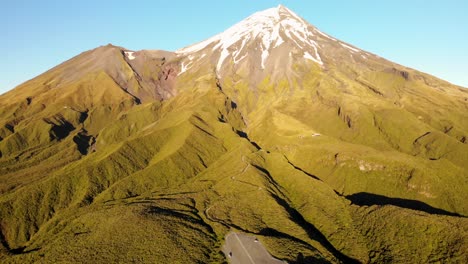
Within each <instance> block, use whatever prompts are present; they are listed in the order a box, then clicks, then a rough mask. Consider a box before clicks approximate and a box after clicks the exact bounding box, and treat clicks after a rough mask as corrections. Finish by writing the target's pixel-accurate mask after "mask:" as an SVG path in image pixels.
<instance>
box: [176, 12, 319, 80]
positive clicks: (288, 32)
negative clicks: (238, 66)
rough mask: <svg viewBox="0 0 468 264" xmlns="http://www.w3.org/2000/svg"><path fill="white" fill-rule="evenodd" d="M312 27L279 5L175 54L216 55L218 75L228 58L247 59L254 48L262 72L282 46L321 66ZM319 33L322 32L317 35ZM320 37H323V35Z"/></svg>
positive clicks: (235, 61) (235, 59) (234, 60)
mask: <svg viewBox="0 0 468 264" xmlns="http://www.w3.org/2000/svg"><path fill="white" fill-rule="evenodd" d="M314 31H318V30H316V29H315V28H314V27H313V26H311V25H310V24H308V23H307V22H306V21H305V20H303V19H302V18H300V17H299V16H298V15H296V14H295V13H294V12H292V11H291V10H289V9H288V8H286V7H284V6H282V5H279V6H278V7H275V8H270V9H267V10H264V11H261V12H257V13H254V14H253V15H251V16H249V17H248V18H246V19H244V20H243V21H241V22H239V23H237V24H235V25H234V26H232V27H231V28H229V29H227V30H226V31H224V32H222V33H220V34H218V35H216V36H213V37H211V38H209V39H207V40H205V41H202V42H200V43H197V44H195V45H192V46H188V47H185V48H182V49H180V50H177V51H176V53H177V54H181V55H187V54H193V53H196V52H199V51H202V50H203V52H206V50H211V51H213V52H219V53H220V55H219V59H218V61H217V65H216V70H217V71H218V72H219V71H220V69H221V67H222V65H223V64H224V63H225V61H226V59H227V58H228V57H229V56H231V58H232V61H233V62H234V63H239V62H240V61H241V60H243V59H244V58H246V57H247V56H248V55H251V54H248V53H249V52H252V51H251V49H252V48H253V49H254V50H256V52H259V53H260V54H261V55H260V59H261V68H262V69H264V68H265V63H266V61H267V60H268V58H269V56H270V54H271V52H272V50H273V49H275V48H278V47H279V46H281V45H282V44H284V43H285V42H288V43H289V44H291V45H293V46H295V47H296V48H297V49H298V50H301V51H303V57H304V58H305V59H308V60H312V61H314V62H316V63H318V64H320V65H323V62H322V59H321V58H320V55H319V52H318V48H319V45H318V44H317V42H315V41H314V38H313V36H314ZM319 33H321V32H319ZM322 34H323V33H322Z"/></svg>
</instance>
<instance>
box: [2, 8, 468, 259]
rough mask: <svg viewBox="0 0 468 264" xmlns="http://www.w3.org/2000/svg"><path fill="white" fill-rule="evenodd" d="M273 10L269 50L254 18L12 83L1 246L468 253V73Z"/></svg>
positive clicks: (5, 131) (7, 252) (48, 254)
mask: <svg viewBox="0 0 468 264" xmlns="http://www.w3.org/2000/svg"><path fill="white" fill-rule="evenodd" d="M264 12H266V13H261V15H260V16H259V15H258V14H257V15H254V16H253V17H251V18H248V19H247V20H246V21H247V22H246V23H247V24H248V25H250V23H253V22H255V23H264V22H265V21H266V22H265V23H267V24H266V25H270V24H269V23H271V21H276V20H271V18H269V16H270V15H271V14H274V19H277V20H278V21H280V22H278V23H279V24H275V23H276V22H275V23H273V24H274V28H276V26H277V25H282V26H284V28H283V27H279V31H278V32H279V33H278V34H277V35H278V36H280V37H281V38H282V41H283V42H281V43H280V44H278V46H274V45H273V44H271V45H270V46H269V47H270V49H269V50H267V51H268V54H267V55H268V56H269V57H266V59H265V60H264V58H265V56H264V54H265V49H266V46H267V45H266V44H265V43H264V42H263V40H262V39H258V38H255V37H253V38H243V37H242V36H243V35H242V34H244V33H242V32H243V31H242V30H241V31H239V30H240V29H245V25H243V24H240V25H242V27H240V26H239V25H237V26H235V27H234V29H229V30H227V31H226V32H224V33H222V34H221V36H224V35H223V34H225V35H226V34H227V35H230V34H233V33H232V32H235V33H236V36H238V35H239V36H241V37H239V39H238V40H237V42H235V43H234V42H233V43H231V42H229V43H228V44H229V45H231V44H232V45H234V46H229V45H228V44H226V40H225V38H221V37H217V36H215V37H213V38H212V39H209V40H207V41H206V42H203V43H201V44H196V45H194V46H191V47H188V48H184V49H182V50H179V51H177V52H175V53H172V52H165V51H138V52H132V51H128V50H126V49H124V48H120V47H115V46H112V45H108V46H104V47H99V48H97V49H95V50H92V51H88V52H85V53H83V54H80V55H79V56H77V57H75V58H73V59H71V60H69V61H67V62H65V63H63V64H61V65H59V66H57V67H55V68H54V69H51V70H50V71H48V72H46V73H44V74H42V75H40V76H38V77H36V78H35V79H32V80H30V81H28V82H26V83H24V84H22V85H20V86H19V87H17V88H15V89H14V90H12V91H10V92H9V93H7V94H4V95H2V96H0V242H1V243H0V260H1V262H2V263H3V262H5V263H25V262H43V263H56V262H64V263H67V262H98V263H108V262H143V263H154V262H156V263H158V262H170V263H223V262H226V261H227V260H226V258H225V256H224V255H223V253H222V252H221V248H222V245H223V243H224V236H225V235H226V234H228V233H229V232H230V230H237V231H241V232H246V233H251V234H255V235H256V237H258V238H259V239H260V240H261V241H262V243H263V244H264V245H265V246H266V247H267V248H268V250H269V251H270V253H271V254H272V255H273V256H274V257H275V258H278V259H282V260H285V261H287V262H288V263H317V262H318V263H359V262H361V263H382V262H394V263H408V262H411V263H414V262H418V263H428V262H452V263H464V262H467V261H468V255H467V252H468V242H467V237H468V220H467V218H466V216H467V215H468V208H467V206H466V202H465V201H466V200H468V195H467V192H466V190H467V189H468V184H467V177H468V145H467V144H468V143H467V142H466V137H467V136H468V111H467V110H468V92H467V91H466V89H465V88H461V87H457V86H454V85H451V84H449V83H446V82H444V81H442V80H439V79H437V78H435V77H432V76H429V75H427V74H424V73H420V72H418V71H415V70H412V69H408V68H405V67H403V66H400V65H396V64H394V63H392V62H389V61H386V60H384V59H382V58H380V57H378V56H376V55H372V54H369V53H366V52H364V51H360V50H358V49H356V48H354V47H351V46H348V45H346V44H345V43H343V42H340V41H338V40H335V39H333V38H331V37H330V36H328V35H326V34H324V33H321V32H320V33H318V32H319V31H318V29H316V28H314V27H313V26H311V25H309V24H306V22H305V21H303V20H302V19H301V18H299V17H298V16H297V15H295V14H294V13H292V12H291V11H290V10H287V9H286V8H284V7H279V8H276V9H271V10H267V11H264ZM265 17H267V19H266V20H265V21H264V20H263V19H265ZM293 20H294V21H296V22H300V23H302V24H303V27H304V29H303V34H302V33H301V34H300V33H297V32H295V31H291V30H293V29H290V28H289V27H287V25H289V24H288V23H291V22H288V21H293ZM281 21H283V22H281ZM284 21H286V22H288V23H286V22H284ZM241 23H243V22H241ZM302 24H301V25H302ZM265 28H267V27H265ZM296 28H300V27H296ZM247 29H248V28H247ZM249 30H250V29H248V30H246V32H255V31H249ZM238 32H241V33H238ZM265 32H267V33H268V31H265ZM265 32H263V33H259V34H258V35H256V36H260V37H262V38H263V37H264V36H266V35H268V34H267V33H265ZM272 32H276V31H272ZM304 34H305V35H307V34H309V35H310V36H309V38H308V40H307V41H304V43H305V44H304V43H302V42H301V41H302V40H301V36H302V35H304ZM251 35H254V34H251ZM312 41H313V42H312ZM278 42H279V41H277V40H276V42H275V41H272V42H271V43H278ZM314 43H315V44H314ZM223 45H224V46H223ZM236 45H237V46H236ZM275 45H276V44H275ZM225 48H226V50H229V51H230V53H229V54H228V55H226V56H227V57H226V56H225V55H223V54H226V53H223V50H224V49H225ZM243 52H247V54H250V55H248V56H245V57H244V58H245V59H242V58H241V57H242V56H243ZM305 53H307V54H309V55H304V54H305ZM229 56H231V57H232V58H231V57H229ZM310 58H312V59H310ZM319 59H320V60H319Z"/></svg>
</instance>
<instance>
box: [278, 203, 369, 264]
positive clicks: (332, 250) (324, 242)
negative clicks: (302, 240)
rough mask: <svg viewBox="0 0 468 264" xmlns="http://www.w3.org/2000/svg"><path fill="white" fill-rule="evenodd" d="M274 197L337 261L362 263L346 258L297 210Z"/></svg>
mask: <svg viewBox="0 0 468 264" xmlns="http://www.w3.org/2000/svg"><path fill="white" fill-rule="evenodd" d="M272 197H273V198H274V199H275V200H276V202H277V203H278V204H279V205H281V206H282V207H283V208H284V209H285V210H286V211H287V212H288V214H289V216H290V217H291V219H292V220H293V221H294V222H296V223H297V224H298V225H299V226H300V227H302V229H304V231H306V232H307V235H308V236H309V237H310V238H311V239H313V240H315V241H317V242H319V243H320V244H321V245H322V246H323V247H324V248H326V249H327V250H328V251H329V252H330V253H332V254H333V256H335V257H336V258H337V259H339V260H340V261H341V262H343V263H360V262H359V261H358V260H356V259H353V258H351V257H348V256H346V255H345V254H343V253H342V252H340V251H339V250H337V249H336V248H335V247H334V246H333V245H332V244H331V243H330V241H328V239H327V238H326V237H325V235H324V234H322V232H320V230H318V229H317V228H316V227H315V226H314V225H313V224H311V223H309V222H307V221H306V220H305V219H304V217H303V216H302V215H301V214H300V213H299V212H298V211H296V209H294V208H292V207H291V206H290V205H289V204H288V203H287V202H286V201H285V200H284V199H282V198H280V197H278V196H276V195H273V194H272Z"/></svg>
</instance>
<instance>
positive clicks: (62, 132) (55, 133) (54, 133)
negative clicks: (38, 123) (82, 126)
mask: <svg viewBox="0 0 468 264" xmlns="http://www.w3.org/2000/svg"><path fill="white" fill-rule="evenodd" d="M44 121H45V122H46V123H48V124H51V125H52V128H51V129H50V131H49V136H50V139H51V140H54V139H57V140H62V139H64V138H66V137H68V135H69V134H70V132H72V131H73V130H75V127H74V126H73V125H72V124H71V123H70V122H68V121H67V120H65V119H63V118H57V119H56V120H53V121H52V120H48V119H44Z"/></svg>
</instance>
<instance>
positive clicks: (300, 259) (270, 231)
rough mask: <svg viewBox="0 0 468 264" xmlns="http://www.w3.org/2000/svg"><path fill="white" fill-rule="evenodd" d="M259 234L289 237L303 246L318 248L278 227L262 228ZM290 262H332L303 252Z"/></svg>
mask: <svg viewBox="0 0 468 264" xmlns="http://www.w3.org/2000/svg"><path fill="white" fill-rule="evenodd" d="M258 235H262V236H269V237H278V238H283V239H288V240H291V241H293V242H295V243H298V244H301V245H302V246H304V247H306V248H309V249H311V250H312V249H313V250H317V249H316V248H314V247H312V246H311V245H309V244H307V243H306V242H304V241H302V240H300V239H298V238H295V237H293V236H290V235H288V234H285V233H283V232H280V231H278V230H276V229H273V228H264V229H262V230H261V231H260V232H259V233H258ZM288 263H295V264H299V263H319V264H325V263H330V262H329V261H327V260H325V259H323V258H318V257H317V256H306V257H304V255H303V254H302V253H299V255H298V256H297V259H296V260H295V261H293V262H288Z"/></svg>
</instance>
